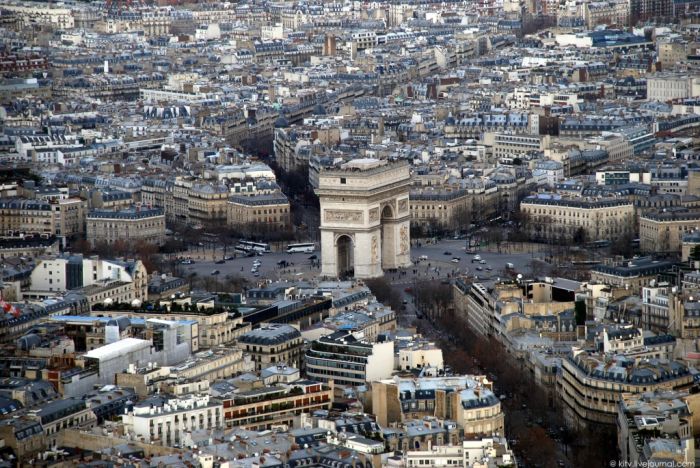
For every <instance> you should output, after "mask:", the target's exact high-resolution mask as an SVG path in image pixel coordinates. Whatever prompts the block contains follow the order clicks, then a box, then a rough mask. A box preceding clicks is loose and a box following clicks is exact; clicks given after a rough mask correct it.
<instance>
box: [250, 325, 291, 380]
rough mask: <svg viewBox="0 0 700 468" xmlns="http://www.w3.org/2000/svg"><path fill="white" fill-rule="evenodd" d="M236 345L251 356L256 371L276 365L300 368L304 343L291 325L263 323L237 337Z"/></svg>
mask: <svg viewBox="0 0 700 468" xmlns="http://www.w3.org/2000/svg"><path fill="white" fill-rule="evenodd" d="M238 343H239V344H240V345H241V347H243V349H244V350H245V352H246V353H248V354H250V355H251V357H252V358H253V361H254V362H255V370H257V371H260V370H262V369H266V368H268V367H270V366H275V365H278V364H286V365H288V366H291V367H297V368H301V367H302V357H303V354H304V350H303V345H304V341H303V339H302V338H301V333H300V332H299V330H297V329H296V328H294V327H293V326H291V325H286V324H278V323H264V324H262V325H261V326H260V328H256V329H255V330H251V331H249V332H247V333H245V334H243V335H241V336H239V337H238Z"/></svg>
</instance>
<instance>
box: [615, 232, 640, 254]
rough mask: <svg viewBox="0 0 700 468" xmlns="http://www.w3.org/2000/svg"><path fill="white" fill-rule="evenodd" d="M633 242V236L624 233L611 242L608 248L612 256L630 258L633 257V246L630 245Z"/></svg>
mask: <svg viewBox="0 0 700 468" xmlns="http://www.w3.org/2000/svg"><path fill="white" fill-rule="evenodd" d="M633 241H634V236H633V235H632V233H630V232H626V233H624V234H623V235H621V236H620V237H618V238H616V239H615V240H614V241H613V243H612V245H611V246H610V253H612V254H613V255H620V256H622V257H624V258H630V257H632V255H634V246H633V244H632V242H633Z"/></svg>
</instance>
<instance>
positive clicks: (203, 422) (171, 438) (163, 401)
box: [122, 395, 224, 446]
mask: <svg viewBox="0 0 700 468" xmlns="http://www.w3.org/2000/svg"><path fill="white" fill-rule="evenodd" d="M122 424H123V425H124V430H125V432H126V433H127V434H130V435H132V436H133V437H135V438H136V440H140V441H142V442H145V443H149V444H151V443H152V444H156V445H167V446H172V445H175V444H180V443H182V442H183V440H184V437H185V433H187V432H191V431H195V430H212V429H219V428H221V427H223V424H224V418H223V405H222V404H221V402H220V401H216V400H214V399H211V398H210V397H209V395H189V396H184V397H180V398H175V397H170V396H162V395H157V396H153V397H151V398H148V399H146V400H143V401H142V402H139V403H137V404H135V405H134V407H133V409H132V410H131V411H129V412H128V413H127V414H124V415H122Z"/></svg>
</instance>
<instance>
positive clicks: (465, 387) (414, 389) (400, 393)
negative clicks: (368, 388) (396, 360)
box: [372, 376, 504, 437]
mask: <svg viewBox="0 0 700 468" xmlns="http://www.w3.org/2000/svg"><path fill="white" fill-rule="evenodd" d="M372 413H374V414H375V415H376V417H377V422H378V423H379V424H381V425H383V426H386V425H390V424H393V423H400V422H405V421H409V420H414V419H421V418H424V417H426V416H434V417H436V418H438V419H449V420H451V421H455V422H456V423H457V426H458V427H459V428H460V429H462V430H463V431H464V434H465V435H467V436H471V437H474V436H491V435H493V434H499V435H503V434H504V415H503V411H502V409H501V401H500V400H499V399H498V398H497V397H496V395H494V393H493V391H492V387H491V383H490V382H488V380H487V379H486V378H485V377H483V376H453V377H417V378H414V377H399V376H395V377H394V378H392V379H386V380H380V381H376V382H372Z"/></svg>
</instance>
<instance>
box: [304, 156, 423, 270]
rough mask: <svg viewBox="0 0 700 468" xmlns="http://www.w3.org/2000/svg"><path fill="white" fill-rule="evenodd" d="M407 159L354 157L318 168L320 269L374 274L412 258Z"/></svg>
mask: <svg viewBox="0 0 700 468" xmlns="http://www.w3.org/2000/svg"><path fill="white" fill-rule="evenodd" d="M410 182H411V173H410V167H409V164H408V163H406V162H393V163H390V162H388V161H386V160H379V159H372V158H364V159H355V160H352V161H350V162H347V163H345V164H343V165H342V166H340V167H334V168H325V169H321V172H320V174H319V182H318V188H317V189H316V194H317V195H318V197H319V199H320V204H321V261H322V274H323V275H324V276H328V277H348V276H354V277H356V278H376V277H378V276H382V275H383V274H384V270H386V269H391V268H400V267H406V266H409V265H410V264H411V237H410V236H411V235H410V211H409V205H408V192H409V185H410Z"/></svg>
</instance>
